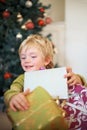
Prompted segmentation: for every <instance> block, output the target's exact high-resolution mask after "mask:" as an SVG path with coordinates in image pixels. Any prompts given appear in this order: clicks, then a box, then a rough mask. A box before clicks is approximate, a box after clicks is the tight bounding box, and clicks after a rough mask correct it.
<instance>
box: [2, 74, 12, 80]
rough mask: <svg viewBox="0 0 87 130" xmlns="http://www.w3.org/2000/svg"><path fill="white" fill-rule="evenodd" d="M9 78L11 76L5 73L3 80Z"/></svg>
mask: <svg viewBox="0 0 87 130" xmlns="http://www.w3.org/2000/svg"><path fill="white" fill-rule="evenodd" d="M11 77H12V74H11V73H9V72H6V73H5V74H4V79H9V78H11Z"/></svg>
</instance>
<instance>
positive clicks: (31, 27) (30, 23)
mask: <svg viewBox="0 0 87 130" xmlns="http://www.w3.org/2000/svg"><path fill="white" fill-rule="evenodd" d="M25 27H26V28H27V29H33V28H34V23H33V22H27V23H26V24H25Z"/></svg>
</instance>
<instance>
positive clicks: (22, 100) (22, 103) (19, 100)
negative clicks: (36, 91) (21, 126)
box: [9, 89, 30, 111]
mask: <svg viewBox="0 0 87 130" xmlns="http://www.w3.org/2000/svg"><path fill="white" fill-rule="evenodd" d="M29 93H30V91H29V90H28V89H27V90H26V91H25V92H22V93H19V94H17V95H15V96H13V97H12V99H11V100H10V104H9V105H10V108H11V109H12V110H13V111H17V110H22V111H23V110H27V109H28V107H29V102H28V101H27V99H26V95H28V94H29Z"/></svg>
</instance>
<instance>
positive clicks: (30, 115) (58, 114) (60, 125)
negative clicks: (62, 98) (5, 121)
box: [7, 87, 68, 130]
mask: <svg viewBox="0 0 87 130" xmlns="http://www.w3.org/2000/svg"><path fill="white" fill-rule="evenodd" d="M27 99H28V100H29V102H30V107H29V109H28V110H26V111H17V112H14V111H12V110H11V109H8V111H7V114H8V117H9V118H10V119H11V121H12V123H13V127H14V130H68V125H67V122H66V120H65V119H64V113H65V111H64V110H63V109H62V108H60V107H58V106H57V104H56V102H55V101H54V100H53V99H52V97H51V96H50V95H49V94H48V92H47V91H46V90H44V89H43V88H42V87H37V88H36V89H35V90H34V91H33V92H32V93H31V94H29V95H28V96H27Z"/></svg>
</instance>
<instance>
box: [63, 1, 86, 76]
mask: <svg viewBox="0 0 87 130" xmlns="http://www.w3.org/2000/svg"><path fill="white" fill-rule="evenodd" d="M65 24H66V43H65V44H66V50H65V51H66V56H65V64H66V65H67V66H71V67H72V68H73V70H74V71H75V72H76V73H79V74H82V75H83V76H85V77H86V78H87V59H86V58H87V0H66V10H65Z"/></svg>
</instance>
